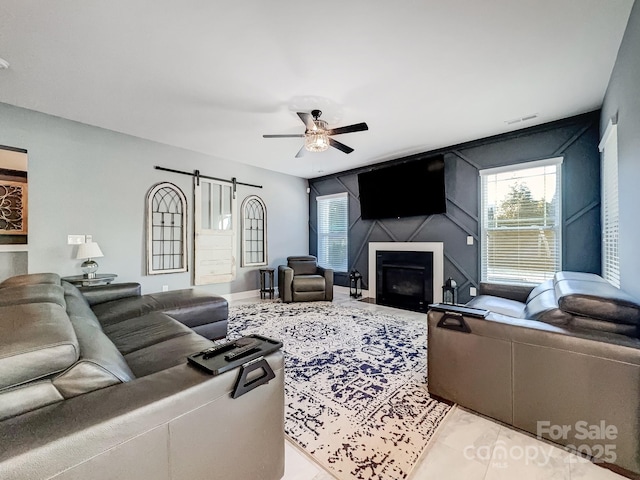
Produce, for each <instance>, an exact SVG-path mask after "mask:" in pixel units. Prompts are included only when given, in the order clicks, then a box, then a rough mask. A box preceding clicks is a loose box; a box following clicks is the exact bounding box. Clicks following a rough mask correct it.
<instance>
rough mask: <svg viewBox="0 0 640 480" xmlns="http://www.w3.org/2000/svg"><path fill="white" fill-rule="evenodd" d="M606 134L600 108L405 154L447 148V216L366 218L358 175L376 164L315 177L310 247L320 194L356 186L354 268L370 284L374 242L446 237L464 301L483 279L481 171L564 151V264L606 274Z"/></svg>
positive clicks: (448, 267)
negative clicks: (601, 147)
mask: <svg viewBox="0 0 640 480" xmlns="http://www.w3.org/2000/svg"><path fill="white" fill-rule="evenodd" d="M598 138H599V112H591V113H588V114H584V115H580V116H576V117H571V118H568V119H565V120H560V121H557V122H553V123H548V124H544V125H540V126H536V127H532V128H528V129H524V130H519V131H517V132H511V133H508V134H504V135H499V136H494V137H490V138H486V139H482V140H476V141H473V142H468V143H465V144H461V145H456V146H453V147H448V148H444V149H441V150H437V151H432V152H426V153H424V154H420V155H414V156H412V157H405V158H403V159H401V160H406V159H407V158H417V157H423V156H429V155H436V154H444V156H445V184H446V187H445V188H446V195H447V213H446V214H442V215H431V216H423V217H410V218H402V219H389V220H386V219H385V220H362V219H361V218H360V203H359V200H358V178H357V174H358V173H359V172H363V171H367V170H370V169H371V168H372V166H368V167H366V168H361V169H357V170H350V171H347V172H343V173H338V174H334V175H328V176H325V177H320V178H315V179H312V180H309V185H310V187H311V194H310V199H309V225H310V229H309V251H310V252H311V254H312V255H315V254H316V253H317V231H316V222H317V212H316V197H317V196H319V195H329V194H332V193H339V192H348V193H349V223H350V227H349V268H350V269H353V268H355V269H357V270H358V271H360V273H362V275H363V277H364V278H363V284H364V285H365V288H366V285H367V284H368V244H369V242H390V241H391V242H443V243H444V256H445V259H444V275H445V278H447V277H452V278H453V279H454V280H456V282H457V283H458V285H459V300H460V301H461V302H466V301H468V300H469V298H470V295H469V287H471V286H475V287H477V286H478V284H479V280H480V270H479V269H480V259H479V254H480V245H479V241H480V238H479V233H480V228H479V214H480V211H479V210H480V201H479V176H478V170H481V169H485V168H491V167H498V166H502V165H509V164H515V163H521V162H526V161H531V160H540V159H544V158H553V157H558V156H563V157H564V162H563V166H562V188H563V195H562V222H563V229H562V235H563V250H562V265H563V269H565V270H575V271H584V272H592V273H600V249H601V246H600V157H599V153H598ZM399 160H400V159H398V160H394V161H390V162H385V163H384V164H380V165H376V166H374V167H373V168H375V167H379V166H381V165H385V166H386V165H390V164H393V163H395V162H398V161H399ZM468 235H471V236H473V238H474V245H472V246H469V245H467V236H468ZM335 277H336V278H335V283H336V284H337V285H344V286H347V285H348V275H347V274H340V273H338V274H336V275H335Z"/></svg>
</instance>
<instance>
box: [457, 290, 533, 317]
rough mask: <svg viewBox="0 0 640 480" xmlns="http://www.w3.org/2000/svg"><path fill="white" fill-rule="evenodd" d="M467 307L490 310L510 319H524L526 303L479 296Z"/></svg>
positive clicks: (490, 296)
mask: <svg viewBox="0 0 640 480" xmlns="http://www.w3.org/2000/svg"><path fill="white" fill-rule="evenodd" d="M467 305H468V306H469V307H473V308H480V309H483V310H489V311H490V312H495V313H500V314H502V315H507V316H509V317H515V318H522V316H523V312H524V307H525V305H524V303H522V302H517V301H515V300H509V299H508V298H500V297H494V296H493V295H478V296H477V297H473V298H472V299H471V300H470V301H469V302H468V303H467Z"/></svg>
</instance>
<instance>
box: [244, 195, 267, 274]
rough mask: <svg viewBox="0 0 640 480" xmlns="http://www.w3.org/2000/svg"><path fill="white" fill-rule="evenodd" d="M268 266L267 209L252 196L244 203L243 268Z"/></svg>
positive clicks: (257, 198)
mask: <svg viewBox="0 0 640 480" xmlns="http://www.w3.org/2000/svg"><path fill="white" fill-rule="evenodd" d="M266 264H267V207H266V206H265V204H264V202H263V201H262V199H261V198H260V197H257V196H255V195H251V196H250V197H247V198H245V199H244V202H242V266H243V267H249V266H257V265H266Z"/></svg>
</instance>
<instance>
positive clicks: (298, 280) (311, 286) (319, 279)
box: [292, 275, 325, 292]
mask: <svg viewBox="0 0 640 480" xmlns="http://www.w3.org/2000/svg"><path fill="white" fill-rule="evenodd" d="M324 287H325V280H324V277H323V276H322V275H296V276H294V277H293V287H292V288H293V291H294V292H318V291H322V292H324Z"/></svg>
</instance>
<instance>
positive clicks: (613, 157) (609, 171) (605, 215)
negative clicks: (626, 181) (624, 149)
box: [599, 122, 620, 288]
mask: <svg viewBox="0 0 640 480" xmlns="http://www.w3.org/2000/svg"><path fill="white" fill-rule="evenodd" d="M617 127H618V126H617V125H614V124H613V123H612V122H609V125H608V126H607V129H606V130H605V133H604V136H603V137H602V141H601V142H600V146H599V148H600V152H601V162H602V165H601V167H602V168H601V172H602V178H601V182H602V187H601V190H602V276H603V277H604V278H605V279H606V280H608V281H609V282H610V283H611V284H612V285H614V286H616V287H618V288H620V263H619V251H618V131H617V129H618V128H617Z"/></svg>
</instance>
